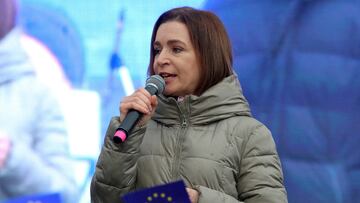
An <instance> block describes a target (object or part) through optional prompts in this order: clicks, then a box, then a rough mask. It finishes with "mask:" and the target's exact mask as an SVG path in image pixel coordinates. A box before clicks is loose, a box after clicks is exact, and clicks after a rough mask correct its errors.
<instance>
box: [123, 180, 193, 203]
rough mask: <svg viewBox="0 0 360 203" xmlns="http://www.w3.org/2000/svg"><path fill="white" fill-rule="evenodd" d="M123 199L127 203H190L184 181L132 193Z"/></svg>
mask: <svg viewBox="0 0 360 203" xmlns="http://www.w3.org/2000/svg"><path fill="white" fill-rule="evenodd" d="M122 199H123V201H124V202H125V203H190V200H189V196H188V194H187V192H186V190H185V184H184V182H183V181H182V180H180V181H176V182H172V183H168V184H165V185H159V186H155V187H152V188H147V189H142V190H138V191H135V192H130V193H128V194H126V195H124V196H123V197H122Z"/></svg>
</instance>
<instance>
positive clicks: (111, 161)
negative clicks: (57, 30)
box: [90, 117, 145, 203]
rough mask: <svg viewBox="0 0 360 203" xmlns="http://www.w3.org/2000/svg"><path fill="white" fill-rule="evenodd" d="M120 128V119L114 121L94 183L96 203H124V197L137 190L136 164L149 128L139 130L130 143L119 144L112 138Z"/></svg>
mask: <svg viewBox="0 0 360 203" xmlns="http://www.w3.org/2000/svg"><path fill="white" fill-rule="evenodd" d="M119 125H120V121H119V117H114V118H112V119H111V122H110V125H109V127H108V129H107V132H106V136H105V140H104V145H103V147H102V149H101V153H100V156H99V159H98V162H97V164H96V171H95V174H94V176H93V178H92V182H91V189H90V192H91V202H92V203H116V202H121V201H120V196H121V195H123V194H125V193H127V192H129V191H131V190H133V189H134V188H135V182H136V162H137V159H138V154H139V146H140V144H141V141H142V138H143V136H144V132H145V128H135V129H134V131H133V132H132V134H131V136H129V137H128V139H127V140H126V142H124V143H121V144H115V143H114V142H113V141H112V137H113V135H114V133H115V130H116V128H117V127H118V126H119Z"/></svg>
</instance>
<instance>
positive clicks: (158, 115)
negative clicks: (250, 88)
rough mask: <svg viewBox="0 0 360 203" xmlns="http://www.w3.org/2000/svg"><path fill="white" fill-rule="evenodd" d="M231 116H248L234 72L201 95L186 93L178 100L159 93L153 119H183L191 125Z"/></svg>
mask: <svg viewBox="0 0 360 203" xmlns="http://www.w3.org/2000/svg"><path fill="white" fill-rule="evenodd" d="M233 116H251V113H250V108H249V104H248V102H247V101H246V99H245V97H244V95H243V93H242V89H241V86H240V82H239V80H238V78H237V76H236V75H231V76H229V77H227V78H224V79H223V80H222V81H221V82H219V83H218V84H216V85H214V86H213V87H211V88H209V89H208V90H207V91H205V92H204V93H203V94H202V95H200V96H195V95H189V96H186V97H185V98H184V100H183V101H181V102H179V101H177V100H176V99H174V98H169V97H168V98H167V97H165V96H160V97H159V105H158V108H157V109H156V111H155V115H154V116H153V120H155V121H157V122H160V123H163V124H165V125H174V124H179V123H181V121H182V120H184V119H185V120H187V121H188V122H190V124H192V125H204V124H208V123H212V122H216V121H219V120H223V119H226V118H229V117H233Z"/></svg>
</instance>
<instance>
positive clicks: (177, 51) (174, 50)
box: [173, 47, 183, 53]
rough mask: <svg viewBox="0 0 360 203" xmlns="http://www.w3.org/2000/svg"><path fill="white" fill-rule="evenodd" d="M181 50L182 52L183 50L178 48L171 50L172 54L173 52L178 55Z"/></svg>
mask: <svg viewBox="0 0 360 203" xmlns="http://www.w3.org/2000/svg"><path fill="white" fill-rule="evenodd" d="M182 50H183V49H182V48H180V47H174V48H173V52H174V53H180V52H181V51H182Z"/></svg>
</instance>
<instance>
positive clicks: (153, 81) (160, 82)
mask: <svg viewBox="0 0 360 203" xmlns="http://www.w3.org/2000/svg"><path fill="white" fill-rule="evenodd" d="M148 85H150V86H154V87H155V88H156V89H157V92H156V94H162V93H163V91H164V89H165V81H164V79H163V78H162V77H161V76H160V75H152V76H151V77H149V78H148V79H147V80H146V86H148Z"/></svg>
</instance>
